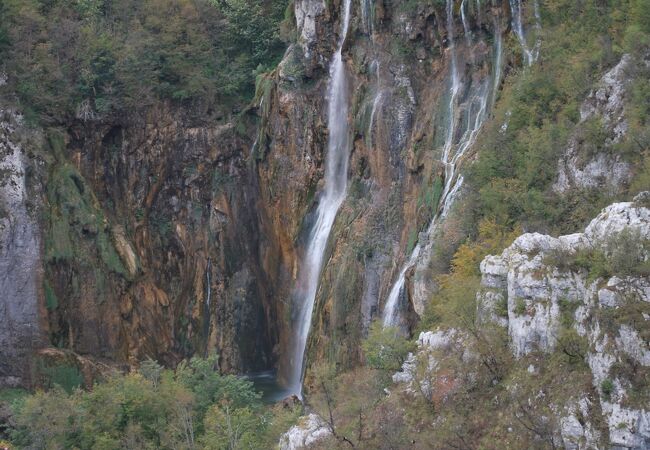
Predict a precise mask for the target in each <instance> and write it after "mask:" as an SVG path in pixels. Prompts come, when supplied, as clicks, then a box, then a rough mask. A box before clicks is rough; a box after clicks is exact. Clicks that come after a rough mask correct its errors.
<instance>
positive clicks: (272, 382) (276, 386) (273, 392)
mask: <svg viewBox="0 0 650 450" xmlns="http://www.w3.org/2000/svg"><path fill="white" fill-rule="evenodd" d="M246 378H247V379H248V380H250V381H252V382H253V384H254V385H255V390H256V391H258V392H261V393H262V401H263V402H264V403H277V402H279V401H282V400H284V399H285V398H287V397H290V396H291V395H292V394H293V393H292V392H291V391H290V390H289V389H288V388H286V387H284V386H282V385H281V384H280V383H278V379H277V374H276V373H275V372H274V371H272V370H269V371H266V372H256V373H249V374H248V375H246Z"/></svg>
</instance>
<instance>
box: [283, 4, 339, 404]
mask: <svg viewBox="0 0 650 450" xmlns="http://www.w3.org/2000/svg"><path fill="white" fill-rule="evenodd" d="M350 3H351V0H345V1H344V5H343V17H342V22H341V33H340V36H339V41H338V46H337V49H336V52H335V53H334V56H333V58H332V62H331V64H330V82H329V86H328V90H327V97H328V113H327V120H328V127H329V139H328V145H327V159H326V161H325V185H324V188H323V192H322V193H321V195H320V199H319V202H318V208H317V211H316V216H315V217H316V218H315V221H314V225H313V227H312V229H311V232H310V235H309V240H308V242H307V245H306V247H305V253H304V257H303V260H302V264H301V267H300V269H299V276H298V284H297V286H296V288H295V289H294V293H293V301H294V310H293V315H292V321H293V322H292V325H293V335H292V342H291V350H290V351H291V352H292V353H291V359H290V367H289V372H288V374H287V375H288V379H287V388H288V389H289V391H290V393H292V394H295V395H297V396H298V397H300V398H302V377H303V371H304V366H305V364H304V362H305V348H306V345H307V338H308V337H309V329H310V327H311V318H312V313H313V310H314V301H315V299H316V293H317V291H318V280H319V278H320V273H321V269H322V268H323V262H324V258H325V251H326V248H327V241H328V239H329V235H330V231H331V230H332V226H333V224H334V219H335V218H336V214H337V212H338V210H339V207H340V206H341V204H342V203H343V200H344V199H345V195H346V190H347V176H348V156H349V152H350V136H349V134H350V130H349V125H348V92H347V91H348V90H347V79H346V73H345V64H344V62H343V57H342V50H343V44H344V42H345V39H346V36H347V32H348V27H349V22H350Z"/></svg>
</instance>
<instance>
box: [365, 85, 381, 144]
mask: <svg viewBox="0 0 650 450" xmlns="http://www.w3.org/2000/svg"><path fill="white" fill-rule="evenodd" d="M382 95H383V92H382V91H381V90H379V91H377V94H375V99H374V100H373V102H372V110H371V111H370V122H369V123H368V148H370V149H372V145H373V143H372V129H373V125H374V123H375V113H376V112H377V108H379V105H381V100H382Z"/></svg>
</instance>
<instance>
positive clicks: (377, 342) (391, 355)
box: [362, 321, 414, 372]
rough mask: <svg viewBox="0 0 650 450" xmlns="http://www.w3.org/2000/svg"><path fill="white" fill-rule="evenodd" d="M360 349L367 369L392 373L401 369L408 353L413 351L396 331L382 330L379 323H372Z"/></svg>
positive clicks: (381, 325) (393, 329)
mask: <svg viewBox="0 0 650 450" xmlns="http://www.w3.org/2000/svg"><path fill="white" fill-rule="evenodd" d="M362 348H363V352H364V355H365V357H366V362H367V364H368V366H369V367H371V368H373V369H380V370H387V371H393V372H394V371H396V370H399V369H400V368H401V367H402V364H403V363H404V361H405V360H406V357H407V355H408V353H409V352H410V351H412V350H413V349H414V347H413V344H412V343H411V342H409V341H408V340H407V339H406V338H405V337H403V336H401V335H400V333H399V330H398V329H396V328H393V327H385V328H384V327H383V324H382V323H381V321H375V322H373V323H372V325H371V326H370V330H369V332H368V338H367V339H366V340H364V341H363V344H362Z"/></svg>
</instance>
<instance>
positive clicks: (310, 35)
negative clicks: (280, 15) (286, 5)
mask: <svg viewBox="0 0 650 450" xmlns="http://www.w3.org/2000/svg"><path fill="white" fill-rule="evenodd" d="M294 10H295V14H296V28H297V30H298V33H299V35H300V38H299V42H300V44H301V46H302V48H303V51H304V54H305V56H306V57H309V55H310V53H311V48H312V46H313V45H314V43H315V42H316V39H317V37H318V34H317V29H316V27H317V21H316V19H317V18H318V16H320V15H321V14H322V13H323V11H325V2H323V1H322V0H298V1H296V3H295V8H294Z"/></svg>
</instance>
